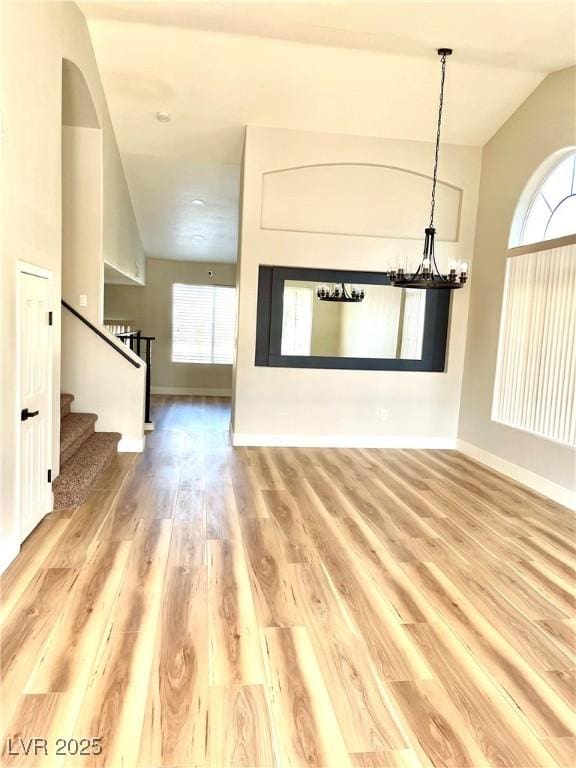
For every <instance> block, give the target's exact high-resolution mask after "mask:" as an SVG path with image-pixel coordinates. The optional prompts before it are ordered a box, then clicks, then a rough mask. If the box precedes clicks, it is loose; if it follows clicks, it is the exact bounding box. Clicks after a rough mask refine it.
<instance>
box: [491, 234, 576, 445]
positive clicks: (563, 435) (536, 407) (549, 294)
mask: <svg viewBox="0 0 576 768" xmlns="http://www.w3.org/2000/svg"><path fill="white" fill-rule="evenodd" d="M492 418H493V420H494V421H498V422H501V423H502V424H506V425H508V426H510V427H515V428H517V429H522V430H525V431H527V432H531V433H533V434H536V435H540V436H542V437H547V438H549V439H550V440H555V441H557V442H560V443H565V444H568V445H576V245H567V246H563V247H561V248H551V249H549V250H545V251H538V252H536V253H525V254H522V255H518V256H512V257H511V258H509V259H508V262H507V265H506V283H505V287H504V304H503V309H502V320H501V326H500V341H499V345H498V361H497V369H496V384H495V388H494V403H493V407H492Z"/></svg>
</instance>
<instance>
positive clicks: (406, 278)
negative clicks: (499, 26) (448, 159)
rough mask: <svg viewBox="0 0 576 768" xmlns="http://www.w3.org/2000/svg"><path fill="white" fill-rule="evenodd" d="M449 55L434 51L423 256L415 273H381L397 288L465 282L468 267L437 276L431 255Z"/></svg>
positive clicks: (451, 285) (443, 50) (449, 50)
mask: <svg viewBox="0 0 576 768" xmlns="http://www.w3.org/2000/svg"><path fill="white" fill-rule="evenodd" d="M451 55H452V48H438V56H440V61H441V63H442V77H441V80H440V103H439V106H438V126H437V130H436V150H435V153H434V173H433V176H432V199H431V203H430V224H429V226H427V227H426V229H425V230H424V233H425V236H424V253H423V254H422V261H421V262H420V265H419V266H418V269H417V270H416V271H415V272H405V271H404V269H403V268H402V267H398V269H390V270H388V271H387V272H385V273H384V274H386V275H387V276H388V277H389V278H390V282H391V284H392V285H395V286H397V287H398V288H448V289H454V288H462V286H463V285H464V283H465V282H466V280H467V279H468V265H467V264H466V263H465V262H463V263H462V264H460V265H458V264H457V263H456V262H451V263H450V267H449V272H448V274H444V275H443V274H441V273H440V270H439V269H438V265H437V264H436V256H435V254H434V238H435V236H436V230H435V229H434V208H435V205H436V181H437V178H438V156H439V153H440V128H441V126H442V108H443V106H444V81H445V79H446V59H447V57H448V56H451Z"/></svg>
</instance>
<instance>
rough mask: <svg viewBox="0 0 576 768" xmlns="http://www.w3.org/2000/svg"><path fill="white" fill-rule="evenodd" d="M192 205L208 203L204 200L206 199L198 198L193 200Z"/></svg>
mask: <svg viewBox="0 0 576 768" xmlns="http://www.w3.org/2000/svg"><path fill="white" fill-rule="evenodd" d="M192 205H206V203H205V202H204V200H199V199H196V200H192Z"/></svg>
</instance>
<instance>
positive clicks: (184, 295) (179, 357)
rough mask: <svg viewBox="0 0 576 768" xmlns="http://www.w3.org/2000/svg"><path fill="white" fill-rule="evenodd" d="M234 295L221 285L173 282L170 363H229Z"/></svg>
mask: <svg viewBox="0 0 576 768" xmlns="http://www.w3.org/2000/svg"><path fill="white" fill-rule="evenodd" d="M235 295H236V290H235V289H234V288H229V287H224V286H214V285H183V284H182V283H174V285H173V286H172V362H173V363H226V364H230V363H232V360H233V357H234V326H235V314H236V301H235Z"/></svg>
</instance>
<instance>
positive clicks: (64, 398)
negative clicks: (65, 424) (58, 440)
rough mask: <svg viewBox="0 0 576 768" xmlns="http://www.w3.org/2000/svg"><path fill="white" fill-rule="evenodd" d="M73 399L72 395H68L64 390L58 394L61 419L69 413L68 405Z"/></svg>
mask: <svg viewBox="0 0 576 768" xmlns="http://www.w3.org/2000/svg"><path fill="white" fill-rule="evenodd" d="M73 400H74V395H69V394H67V393H66V392H62V393H61V394H60V418H61V419H63V418H64V417H65V416H68V414H69V413H70V406H71V405H72V401H73Z"/></svg>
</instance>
